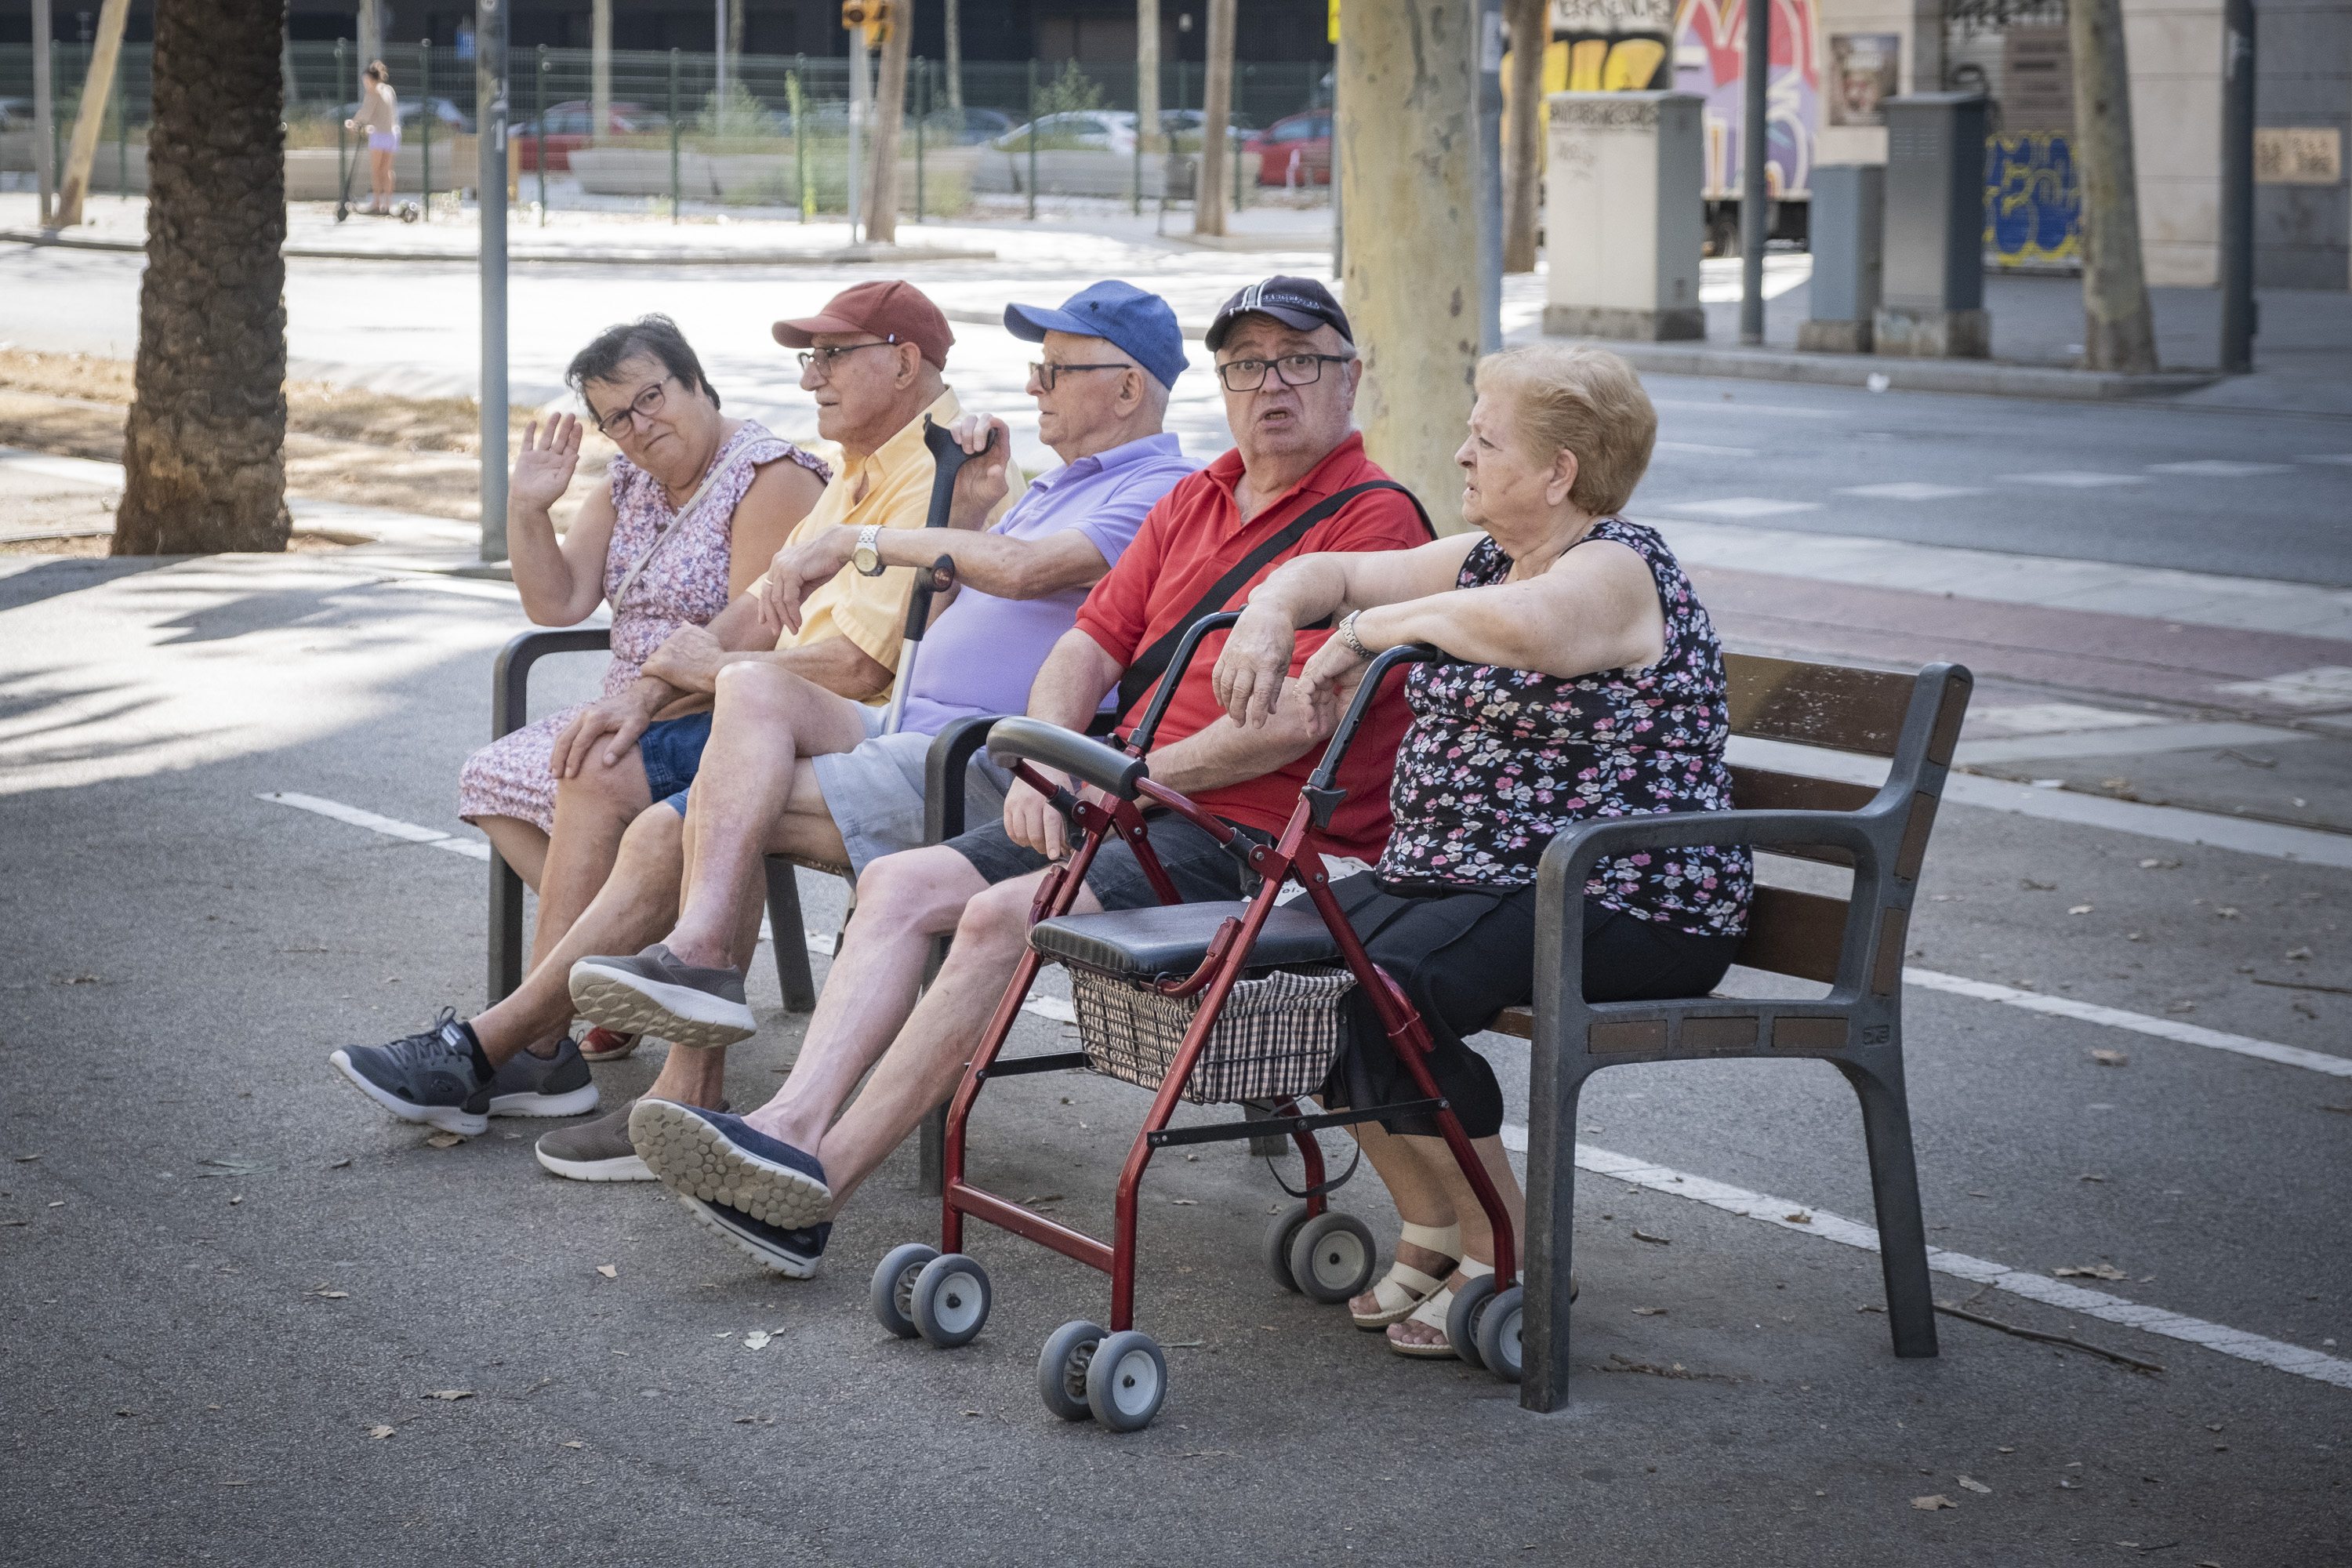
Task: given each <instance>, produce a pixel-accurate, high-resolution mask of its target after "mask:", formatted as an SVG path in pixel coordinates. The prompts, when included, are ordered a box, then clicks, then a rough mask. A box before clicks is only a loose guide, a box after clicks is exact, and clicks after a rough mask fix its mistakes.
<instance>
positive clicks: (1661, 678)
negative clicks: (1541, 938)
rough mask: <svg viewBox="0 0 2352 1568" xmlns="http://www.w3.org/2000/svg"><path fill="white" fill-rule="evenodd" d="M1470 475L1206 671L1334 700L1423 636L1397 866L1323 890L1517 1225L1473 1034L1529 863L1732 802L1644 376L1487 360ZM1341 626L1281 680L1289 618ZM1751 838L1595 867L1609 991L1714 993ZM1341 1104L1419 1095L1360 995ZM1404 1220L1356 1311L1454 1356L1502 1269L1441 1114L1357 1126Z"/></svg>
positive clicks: (1270, 601) (1522, 922)
mask: <svg viewBox="0 0 2352 1568" xmlns="http://www.w3.org/2000/svg"><path fill="white" fill-rule="evenodd" d="M1477 393H1478V395H1477V402H1476V404H1475V406H1474V407H1473V408H1472V410H1471V414H1470V434H1469V438H1468V439H1467V440H1465V442H1464V443H1463V444H1462V448H1461V450H1460V451H1459V452H1457V453H1456V454H1455V455H1454V460H1455V461H1456V462H1457V463H1459V464H1460V465H1461V467H1462V469H1463V472H1464V475H1465V483H1464V488H1463V492H1462V515H1463V521H1465V522H1466V523H1468V524H1469V525H1470V528H1471V530H1472V531H1470V532H1466V533H1457V534H1454V535H1453V536H1451V537H1449V538H1445V539H1441V540H1438V541H1437V542H1434V543H1433V544H1425V545H1423V546H1422V547H1420V548H1419V549H1416V550H1407V551H1394V552H1389V553H1387V554H1380V555H1308V556H1302V557H1300V558H1299V559H1297V560H1296V561H1294V562H1292V563H1290V564H1288V565H1286V566H1284V567H1282V568H1281V569H1280V570H1279V571H1276V573H1274V574H1272V575H1271V576H1269V577H1267V578H1266V580H1265V582H1264V583H1262V584H1259V586H1258V587H1257V589H1256V590H1255V592H1253V593H1252V594H1251V595H1250V601H1249V605H1248V607H1247V608H1246V609H1245V610H1244V612H1243V614H1242V617H1241V621H1240V623H1239V624H1238V625H1237V626H1234V631H1233V636H1232V637H1231V638H1230V639H1229V640H1228V642H1227V644H1226V646H1225V649H1224V652H1223V655H1222V656H1221V657H1220V658H1219V659H1218V661H1217V668H1216V675H1215V683H1216V689H1217V693H1218V696H1219V699H1220V700H1222V701H1223V703H1224V704H1225V708H1226V710H1227V712H1228V713H1229V714H1230V715H1231V716H1232V717H1233V718H1234V720H1235V721H1238V722H1241V723H1244V724H1252V723H1263V722H1264V721H1265V717H1266V715H1267V714H1269V713H1270V712H1271V711H1272V710H1274V708H1275V706H1276V703H1277V702H1278V701H1279V702H1292V701H1305V702H1306V703H1307V704H1308V705H1309V706H1310V707H1312V708H1318V709H1321V710H1325V712H1326V715H1327V716H1328V713H1329V711H1330V710H1333V709H1334V708H1335V707H1336V704H1337V703H1338V702H1339V700H1341V698H1342V697H1343V696H1344V695H1345V693H1346V691H1347V690H1348V689H1349V687H1350V686H1352V684H1353V683H1354V682H1355V681H1356V680H1358V679H1360V678H1361V675H1362V671H1363V667H1364V664H1365V662H1366V661H1367V660H1369V659H1370V658H1372V657H1373V655H1375V654H1376V653H1378V652H1379V651H1381V649H1383V648H1389V647H1397V646H1399V645H1401V644H1406V643H1428V644H1432V645H1433V646H1434V647H1437V648H1438V649H1439V650H1440V651H1441V652H1442V653H1444V655H1445V656H1446V657H1445V658H1444V660H1442V661H1440V662H1437V663H1433V664H1422V665H1415V666H1413V667H1412V670H1411V672H1410V673H1409V675H1408V676H1407V677H1406V684H1405V696H1406V700H1407V703H1408V704H1409V705H1410V707H1411V708H1412V716H1413V717H1412V727H1411V728H1410V729H1408V730H1407V731H1405V740H1404V744H1403V747H1402V750H1401V751H1400V752H1399V754H1398V756H1397V761H1396V774H1395V779H1394V783H1393V785H1392V787H1391V791H1390V806H1391V812H1392V814H1393V816H1394V817H1395V822H1396V826H1395V829H1394V831H1393V833H1392V834H1391V837H1390V839H1389V842H1388V846H1387V848H1386V849H1385V850H1384V851H1383V852H1382V854H1381V860H1380V864H1379V865H1378V866H1376V867H1374V868H1372V869H1371V870H1370V871H1369V872H1366V873H1363V874H1360V875H1357V876H1352V877H1348V878H1346V879H1342V880H1340V881H1338V882H1335V883H1334V884H1333V885H1332V889H1331V890H1332V892H1333V893H1334V894H1335V895H1336V896H1337V897H1338V898H1339V902H1340V905H1341V907H1342V908H1343V909H1345V910H1347V913H1348V919H1349V924H1350V925H1352V926H1353V927H1354V928H1355V930H1356V931H1357V933H1358V934H1359V935H1360V936H1361V937H1362V938H1363V939H1364V946H1365V950H1366V951H1367V952H1369V953H1370V956H1371V958H1372V960H1373V962H1374V963H1378V964H1379V965H1380V966H1381V968H1382V969H1383V970H1384V971H1385V972H1386V973H1388V974H1389V975H1390V977H1391V978H1392V979H1393V980H1395V981H1396V982H1397V984H1399V985H1400V986H1402V989H1403V990H1404V993H1405V994H1406V995H1407V996H1408V997H1410V998H1411V999H1412V1005H1413V1006H1414V1008H1415V1009H1416V1010H1417V1011H1418V1012H1419V1013H1420V1015H1421V1016H1422V1019H1423V1022H1424V1023H1426V1024H1427V1025H1428V1026H1429V1033H1430V1037H1431V1041H1432V1045H1433V1050H1432V1052H1431V1054H1430V1057H1429V1058H1428V1061H1429V1068H1430V1071H1431V1074H1432V1075H1433V1077H1434V1078H1435V1079H1436V1081H1437V1087H1438V1090H1439V1092H1440V1093H1442V1094H1443V1095H1444V1096H1445V1098H1446V1099H1447V1100H1448V1101H1450V1102H1451V1104H1452V1105H1453V1107H1454V1111H1455V1113H1456V1114H1457V1115H1458V1116H1459V1117H1460V1118H1461V1120H1462V1124H1463V1130H1464V1131H1465V1132H1467V1133H1468V1134H1469V1135H1470V1138H1471V1140H1472V1142H1473V1143H1474V1144H1475V1147H1476V1148H1477V1151H1478V1153H1479V1155H1480V1158H1481V1159H1482V1161H1483V1163H1485V1165H1486V1171H1487V1173H1488V1174H1489V1175H1490V1176H1492V1177H1493V1179H1494V1183H1495V1185H1496V1187H1497V1188H1498V1189H1499V1190H1500V1191H1501V1192H1502V1193H1503V1194H1504V1198H1505V1202H1506V1205H1507V1208H1508V1210H1509V1212H1510V1215H1511V1221H1512V1224H1513V1225H1514V1226H1517V1225H1519V1224H1520V1223H1521V1218H1522V1203H1521V1198H1520V1193H1519V1187H1518V1183H1517V1180H1516V1179H1515V1178H1514V1176H1513V1174H1512V1172H1511V1168H1510V1165H1509V1163H1508V1162H1507V1159H1506V1157H1505V1155H1504V1152H1503V1143H1502V1139H1501V1137H1500V1133H1501V1131H1502V1119H1503V1098H1502V1091H1501V1089H1500V1087H1499V1086H1498V1085H1497V1083H1496V1079H1495V1072H1494V1069H1493V1068H1491V1067H1489V1066H1488V1065H1487V1064H1486V1059H1485V1058H1482V1057H1480V1056H1479V1055H1478V1054H1477V1052H1475V1051H1474V1050H1472V1049H1471V1048H1470V1047H1469V1046H1468V1045H1467V1044H1466V1043H1465V1039H1466V1037H1468V1036H1471V1035H1475V1034H1476V1033H1478V1032H1479V1031H1480V1030H1482V1029H1484V1028H1485V1027H1486V1025H1487V1023H1488V1022H1489V1021H1490V1020H1491V1019H1492V1018H1493V1017H1494V1016H1495V1015H1496V1013H1497V1012H1499V1011H1500V1010H1502V1009H1503V1008H1505V1007H1508V1006H1512V1005H1517V1004H1520V1003H1524V1002H1526V1001H1527V1000H1528V997H1529V994H1530V991H1531V988H1532V983H1533V973H1534V967H1535V922H1536V869H1537V866H1538V862H1539V861H1540V860H1541V859H1542V857H1543V852H1544V848H1545V847H1546V846H1547V845H1549V843H1550V842H1551V840H1552V838H1553V837H1556V836H1557V835H1558V834H1559V833H1560V832H1562V831H1564V830H1565V829H1567V828H1568V827H1570V826H1573V825H1574V824H1576V823H1578V822H1580V821H1583V820H1585V819H1587V818H1591V817H1609V816H1636V815H1642V814H1647V813H1659V812H1675V811H1719V810H1723V809H1725V808H1727V806H1728V805H1730V801H1731V793H1730V792H1731V779H1730V774H1729V773H1728V772H1727V769H1726V768H1725V765H1724V760H1723V747H1724V741H1725V738H1726V736H1727V733H1728V731H1729V729H1730V722H1729V715H1728V713H1727V708H1726V691H1725V681H1724V667H1723V652H1722V648H1721V646H1720V645H1719V644H1718V643H1717V639H1716V634H1715V627H1714V625H1713V624H1712V623H1711V622H1710V621H1709V620H1708V618H1707V614H1706V610H1704V609H1702V608H1701V607H1700V605H1699V603H1698V598H1697V595H1696V594H1695V593H1694V592H1693V590H1692V588H1691V584H1690V579H1689V578H1688V577H1687V576H1685V574H1684V573H1683V570H1682V567H1681V566H1680V565H1679V564H1678V563H1676V562H1675V557H1674V553H1673V552H1672V551H1670V550H1668V549H1667V548H1666V544H1665V541H1664V540H1663V539H1661V538H1660V537H1659V536H1658V534H1657V533H1656V531H1654V530H1652V529H1649V528H1645V527H1643V526H1642V525H1641V524H1639V523H1633V522H1628V521H1625V520H1624V519H1623V518H1622V517H1621V516H1619V515H1618V513H1619V511H1620V510H1621V509H1622V508H1623V507H1624V505H1625V503H1626V502H1627V501H1628V500H1631V499H1632V497H1633V487H1634V486H1635V485H1636V484H1637V483H1638V482H1639V481H1640V479H1641V477H1642V474H1643V470H1644V469H1645V468H1647V467H1648V466H1649V461H1650V453H1651V449H1652V447H1654V444H1655V440H1656V436H1657V427H1658V424H1657V415H1656V413H1655V412H1654V410H1653V408H1652V407H1651V404H1650V399H1649V396H1648V395H1647V394H1645V393H1644V392H1643V390H1642V384H1641V382H1640V380H1639V379H1638V378H1637V377H1636V376H1635V375H1634V374H1633V369H1632V367H1630V366H1629V365H1627V364H1626V363H1625V362H1624V361H1623V360H1622V359H1620V358H1618V357H1617V356H1616V355H1615V354H1612V353H1607V352H1606V351H1604V350H1600V349H1593V348H1570V347H1567V346H1565V345H1561V344H1556V343H1545V344H1537V345H1532V346H1530V347H1527V348H1520V349H1512V350H1508V351H1506V352H1505V353H1499V354H1495V355H1492V356H1490V357H1489V358H1487V359H1486V361H1484V362H1483V363H1481V364H1480V365H1479V367H1478V374H1477ZM1335 615H1336V616H1340V617H1342V618H1341V619H1340V620H1339V625H1338V626H1337V627H1336V628H1335V632H1334V635H1333V636H1332V637H1329V638H1328V640H1327V641H1326V642H1325V643H1324V644H1323V646H1322V647H1321V648H1320V649H1318V651H1317V652H1316V654H1315V656H1314V657H1313V658H1310V659H1308V660H1307V665H1306V668H1304V669H1302V670H1301V671H1300V673H1299V676H1298V678H1297V681H1296V682H1295V683H1294V684H1291V686H1290V689H1288V690H1287V691H1286V690H1285V686H1286V682H1285V680H1284V679H1283V677H1284V674H1285V672H1286V671H1287V670H1288V669H1289V668H1290V656H1291V647H1292V642H1293V639H1294V637H1295V636H1296V632H1297V628H1298V627H1301V626H1314V625H1317V624H1319V623H1321V622H1322V621H1323V619H1324V617H1326V616H1335ZM1750 875H1751V874H1750V868H1749V865H1748V852H1747V851H1746V850H1744V849H1737V848H1721V849H1718V848H1696V849H1683V850H1661V851H1657V852H1654V853H1651V854H1642V855H1633V856H1626V857H1622V858H1617V859H1613V860H1604V861H1603V862H1601V865H1600V866H1599V867H1598V868H1596V869H1595V872H1594V875H1593V878H1592V879H1591V882H1590V883H1588V884H1587V886H1586V888H1585V902H1584V982H1585V994H1586V996H1587V997H1588V998H1589V999H1591V1000H1593V1001H1631V1000H1635V999H1643V998H1654V997H1673V996H1703V995H1705V994H1707V993H1708V992H1709V991H1710V990H1712V989H1713V988H1714V986H1715V985H1716V984H1717V982H1718V981H1720V980H1721V979H1722V977H1723V973H1724V971H1725V970H1726V969H1727V967H1729V965H1730V963H1731V960H1732V955H1733V953H1734V952H1736V951H1737V949H1738V945H1739V935H1740V932H1741V931H1743V930H1744V929H1745V927H1746V921H1747V911H1748V893H1749V888H1750ZM1351 1011H1352V1014H1353V1016H1352V1018H1351V1024H1352V1027H1351V1029H1350V1031H1349V1034H1350V1038H1349V1044H1348V1046H1347V1047H1346V1049H1345V1051H1344V1052H1343V1054H1342V1056H1341V1058H1340V1060H1339V1064H1338V1066H1337V1067H1336V1068H1334V1069H1333V1072H1332V1076H1331V1079H1330V1081H1329V1082H1328V1083H1327V1084H1326V1085H1325V1092H1324V1098H1325V1099H1326V1100H1328V1101H1330V1102H1332V1103H1335V1104H1341V1105H1379V1104H1388V1103H1393V1102H1396V1101H1399V1100H1413V1099H1417V1098H1419V1096H1418V1095H1417V1094H1416V1093H1415V1092H1414V1091H1413V1089H1412V1080H1411V1079H1410V1078H1409V1077H1408V1076H1407V1075H1406V1074H1405V1072H1404V1070H1403V1069H1402V1067H1401V1066H1400V1064H1399V1063H1398V1062H1397V1060H1396V1057H1395V1053H1394V1052H1393V1050H1392V1049H1391V1047H1390V1043H1389V1041H1388V1039H1387V1037H1386V1035H1385V1034H1384V1033H1383V1031H1382V1030H1381V1027H1380V1025H1379V1022H1378V1020H1377V1017H1376V1016H1374V1015H1373V1014H1372V1012H1371V1009H1370V1006H1369V1005H1364V1004H1363V1003H1362V1002H1361V999H1360V998H1356V999H1355V1000H1354V1002H1353V1003H1352V1004H1351ZM1356 1131H1357V1134H1358V1136H1359V1138H1360V1140H1361V1141H1362V1143H1363V1147H1364V1153H1365V1156H1366V1158H1368V1159H1370V1161H1371V1163H1372V1166H1373V1169H1375V1170H1377V1171H1378V1172H1379V1173H1380V1174H1381V1180H1382V1181H1383V1182H1384V1183H1386V1184H1387V1185H1388V1188H1389V1193H1390V1195H1391V1197H1393V1198H1394V1199H1395V1200H1396V1206H1397V1213H1398V1215H1399V1216H1400V1217H1401V1218H1402V1220H1403V1221H1404V1230H1403V1237H1402V1243H1401V1245H1400V1246H1399V1247H1398V1248H1397V1258H1396V1266H1395V1267H1394V1268H1391V1269H1390V1271H1389V1274H1388V1277H1387V1278H1385V1279H1382V1280H1381V1281H1380V1283H1379V1284H1378V1285H1376V1286H1375V1287H1374V1288H1373V1289H1371V1290H1370V1291H1367V1292H1366V1293H1364V1294H1363V1295H1361V1296H1359V1297H1357V1298H1356V1299H1355V1300H1353V1301H1352V1302H1350V1303H1349V1307H1350V1310H1352V1311H1353V1313H1354V1315H1355V1319H1356V1321H1357V1322H1358V1324H1360V1326H1362V1327H1364V1328H1367V1329H1384V1330H1386V1331H1387V1334H1388V1341H1389V1344H1390V1347H1391V1349H1393V1350H1395V1351H1397V1352H1399V1353H1401V1354H1403V1355H1412V1356H1446V1355H1451V1354H1453V1353H1454V1352H1453V1350H1452V1348H1451V1346H1450V1344H1449V1342H1448V1341H1447V1338H1446V1332H1445V1319H1446V1311H1447V1309H1448V1308H1449V1307H1450V1306H1451V1304H1452V1301H1453V1298H1454V1293H1455V1291H1456V1290H1457V1289H1459V1288H1460V1286H1461V1285H1462V1284H1463V1282H1464V1281H1465V1280H1466V1279H1470V1278H1472V1277H1474V1276H1476V1275H1478V1274H1482V1273H1492V1272H1493V1271H1494V1263H1493V1258H1494V1237H1493V1235H1492V1233H1491V1230H1490V1229H1489V1227H1488V1226H1487V1223H1486V1215H1485V1214H1484V1212H1483V1211H1482V1210H1481V1209H1480V1208H1479V1206H1478V1205H1477V1203H1476V1201H1475V1198H1474V1197H1473V1196H1472V1194H1471V1192H1470V1186H1469V1184H1468V1182H1467V1181H1466V1180H1465V1179H1464V1177H1463V1175H1462V1173H1461V1170H1460V1168H1459V1167H1458V1166H1456V1165H1455V1164H1454V1160H1453V1158H1452V1156H1451V1155H1449V1154H1448V1153H1447V1152H1446V1150H1445V1146H1444V1143H1443V1142H1441V1141H1439V1140H1438V1139H1437V1138H1435V1137H1433V1136H1432V1134H1433V1131H1434V1129H1433V1126H1432V1125H1431V1123H1430V1121H1429V1119H1428V1118H1426V1117H1415V1116H1401V1117H1394V1118H1389V1119H1385V1120H1384V1121H1382V1122H1381V1123H1379V1124H1365V1125H1363V1126H1361V1127H1360V1128H1358V1129H1356Z"/></svg>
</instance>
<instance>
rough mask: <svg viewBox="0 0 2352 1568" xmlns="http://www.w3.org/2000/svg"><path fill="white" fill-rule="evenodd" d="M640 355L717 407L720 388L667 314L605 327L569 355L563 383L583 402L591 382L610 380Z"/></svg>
mask: <svg viewBox="0 0 2352 1568" xmlns="http://www.w3.org/2000/svg"><path fill="white" fill-rule="evenodd" d="M640 356H644V357H646V358H651V359H656V360H659V361H660V362H661V363H662V368H663V369H664V370H667V371H668V372H669V373H670V374H672V375H674V376H676V377H677V379H678V380H679V381H681V382H683V383H684V384H686V386H687V388H688V390H689V391H693V392H699V393H701V394H702V395H704V396H705V397H708V398H709V399H710V406H711V407H713V408H716V407H718V406H719V389H718V388H717V387H715V386H713V385H711V384H710V378H709V376H707V375H705V374H702V362H701V361H700V360H699V359H697V358H696V357H695V353H694V349H693V348H692V346H691V345H689V344H688V342H687V341H686V334H685V333H684V332H681V331H678V330H677V322H676V321H671V320H670V319H669V318H668V317H667V316H660V315H655V316H640V317H638V318H637V319H636V320H635V321H623V322H622V323H620V325H618V326H614V327H606V328H605V329H604V331H601V332H599V333H597V334H596V336H595V339H594V341H593V342H590V343H589V345H588V346H587V347H586V348H584V349H582V350H581V351H580V352H579V353H576V354H573V355H572V363H570V364H569V365H566V366H565V367H564V371H563V382H564V384H565V385H567V386H569V387H571V388H572V391H574V392H576V393H578V394H579V395H580V401H581V402H583V403H585V402H587V401H588V384H589V383H590V382H592V381H610V380H612V379H613V373H614V372H615V371H617V370H619V369H620V368H621V366H622V365H624V364H625V363H628V362H629V361H630V360H633V359H636V358H638V357H640Z"/></svg>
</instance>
